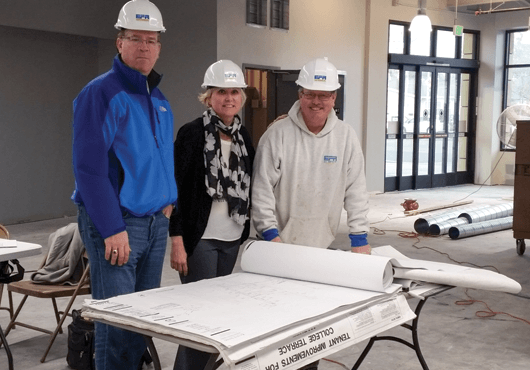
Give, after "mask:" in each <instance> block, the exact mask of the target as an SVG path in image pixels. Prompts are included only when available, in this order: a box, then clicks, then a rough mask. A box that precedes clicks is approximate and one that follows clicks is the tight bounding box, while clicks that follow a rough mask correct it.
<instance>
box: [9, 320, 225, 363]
mask: <svg viewBox="0 0 530 370" xmlns="http://www.w3.org/2000/svg"><path fill="white" fill-rule="evenodd" d="M0 329H1V328H0ZM144 340H145V343H147V347H148V348H149V353H150V354H151V358H152V359H153V367H154V368H155V370H162V365H161V364H160V358H159V357H158V352H157V350H156V347H155V343H154V342H153V338H152V337H150V336H148V335H144ZM218 357H219V354H218V353H212V354H211V356H210V359H209V360H208V363H207V364H206V367H205V368H204V370H215V369H217V368H218V367H219V366H221V365H222V364H223V359H220V360H219V361H217V358H218ZM9 370H12V368H10V369H9Z"/></svg>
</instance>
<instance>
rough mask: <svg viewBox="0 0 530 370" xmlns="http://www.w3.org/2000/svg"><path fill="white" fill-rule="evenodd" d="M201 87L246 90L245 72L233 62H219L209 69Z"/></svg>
mask: <svg viewBox="0 0 530 370" xmlns="http://www.w3.org/2000/svg"><path fill="white" fill-rule="evenodd" d="M201 86H202V87H203V88H207V87H209V86H212V87H240V88H245V87H247V84H246V83H245V76H243V71H242V70H241V68H239V66H238V65H237V64H235V63H234V62H232V61H231V60H219V61H217V62H215V63H214V64H212V65H211V66H209V67H208V69H207V70H206V73H205V74H204V82H203V84H202V85H201Z"/></svg>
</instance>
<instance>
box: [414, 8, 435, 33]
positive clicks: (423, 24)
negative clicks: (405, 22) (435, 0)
mask: <svg viewBox="0 0 530 370" xmlns="http://www.w3.org/2000/svg"><path fill="white" fill-rule="evenodd" d="M426 1H427V0H418V14H417V15H416V16H415V17H414V19H413V20H412V23H411V24H410V27H409V31H410V32H414V33H416V32H418V33H426V32H432V25H431V20H430V19H429V17H428V16H427V14H426V12H425V2H426Z"/></svg>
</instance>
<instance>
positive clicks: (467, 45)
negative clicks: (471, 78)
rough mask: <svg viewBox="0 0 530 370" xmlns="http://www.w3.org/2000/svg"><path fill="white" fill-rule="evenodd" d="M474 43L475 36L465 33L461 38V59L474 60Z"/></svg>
mask: <svg viewBox="0 0 530 370" xmlns="http://www.w3.org/2000/svg"><path fill="white" fill-rule="evenodd" d="M474 43H475V34H473V33H465V32H464V35H463V36H462V59H474V56H473V45H474Z"/></svg>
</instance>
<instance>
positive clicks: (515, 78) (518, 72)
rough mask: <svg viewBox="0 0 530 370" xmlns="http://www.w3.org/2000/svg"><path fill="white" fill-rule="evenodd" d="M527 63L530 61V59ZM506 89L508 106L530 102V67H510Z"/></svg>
mask: <svg viewBox="0 0 530 370" xmlns="http://www.w3.org/2000/svg"><path fill="white" fill-rule="evenodd" d="M529 51H530V49H529ZM529 57H530V55H529ZM527 63H530V59H529V60H528V61H527ZM506 89H507V94H506V96H507V100H506V106H507V107H509V106H511V105H514V104H528V103H529V102H530V68H510V69H509V70H508V84H507V86H506Z"/></svg>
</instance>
